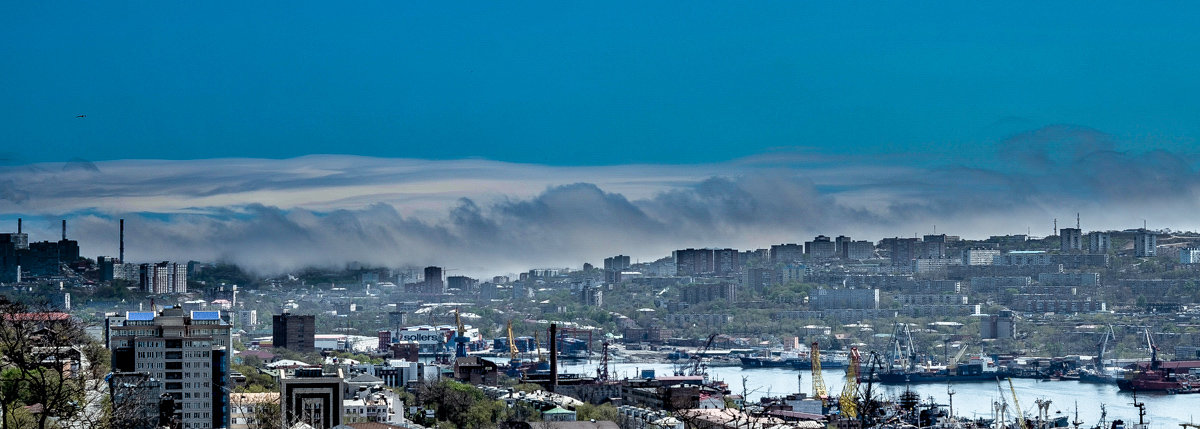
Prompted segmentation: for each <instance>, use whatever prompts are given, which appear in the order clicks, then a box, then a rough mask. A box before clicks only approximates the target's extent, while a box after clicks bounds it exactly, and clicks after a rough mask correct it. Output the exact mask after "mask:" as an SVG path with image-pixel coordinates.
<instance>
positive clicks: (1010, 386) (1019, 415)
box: [1008, 377, 1025, 428]
mask: <svg viewBox="0 0 1200 429" xmlns="http://www.w3.org/2000/svg"><path fill="white" fill-rule="evenodd" d="M1008 390H1011V391H1012V395H1013V406H1014V407H1016V408H1017V424H1019V425H1020V426H1017V427H1019V428H1023V427H1025V413H1024V412H1023V411H1021V401H1018V400H1017V388H1015V387H1013V382H1012V377H1009V378H1008Z"/></svg>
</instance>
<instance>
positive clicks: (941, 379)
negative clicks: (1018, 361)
mask: <svg viewBox="0 0 1200 429" xmlns="http://www.w3.org/2000/svg"><path fill="white" fill-rule="evenodd" d="M1008 376H1009V374H1008V373H1007V372H993V373H985V374H972V375H950V374H929V373H920V372H909V373H904V372H889V373H883V374H877V375H876V377H879V382H880V383H882V384H915V383H946V382H950V383H959V382H976V381H995V380H996V379H997V378H1007V377H1008Z"/></svg>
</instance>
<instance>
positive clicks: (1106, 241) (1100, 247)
mask: <svg viewBox="0 0 1200 429" xmlns="http://www.w3.org/2000/svg"><path fill="white" fill-rule="evenodd" d="M1087 242H1088V253H1108V251H1109V249H1112V235H1110V234H1109V233H1107V232H1100V231H1096V232H1092V233H1090V234H1088V235H1087Z"/></svg>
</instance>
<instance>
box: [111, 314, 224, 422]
mask: <svg viewBox="0 0 1200 429" xmlns="http://www.w3.org/2000/svg"><path fill="white" fill-rule="evenodd" d="M230 328H231V326H230V325H229V323H228V322H226V321H225V320H224V319H222V318H221V314H220V312H219V311H192V312H185V311H184V310H183V309H182V308H180V307H168V308H164V309H163V310H162V311H161V312H157V313H156V312H153V311H144V312H143V311H138V312H133V311H131V312H126V313H125V315H124V316H111V317H108V318H107V319H106V320H105V336H106V338H107V343H108V348H109V350H110V351H111V352H112V368H113V372H114V374H118V373H142V374H146V375H148V376H149V377H152V378H154V379H157V380H159V381H160V384H159V387H158V390H159V395H157V396H155V398H163V399H164V400H165V401H166V405H165V407H169V408H168V409H169V410H171V411H173V414H174V417H175V418H177V419H178V420H179V421H180V422H182V425H183V426H182V427H184V428H188V429H203V428H224V427H228V426H229V424H230V411H229V393H228V391H229V389H230V388H231V387H232V386H231V385H230V380H229V355H230V353H232V350H233V344H232V339H231V338H232V337H231V336H230ZM121 405H122V404H114V407H116V406H121ZM125 405H128V404H125ZM160 405H162V404H160V402H158V401H154V402H153V403H147V404H144V406H147V407H159V406H160ZM156 409H157V408H156Z"/></svg>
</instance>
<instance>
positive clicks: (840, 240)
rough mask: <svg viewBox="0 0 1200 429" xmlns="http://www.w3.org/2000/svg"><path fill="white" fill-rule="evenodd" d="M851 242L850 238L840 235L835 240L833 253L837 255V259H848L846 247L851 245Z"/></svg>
mask: <svg viewBox="0 0 1200 429" xmlns="http://www.w3.org/2000/svg"><path fill="white" fill-rule="evenodd" d="M850 242H851V240H850V237H847V236H844V235H839V236H837V238H835V239H833V245H834V249H833V252H834V253H836V254H837V257H839V258H842V259H846V245H847V244H850Z"/></svg>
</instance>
